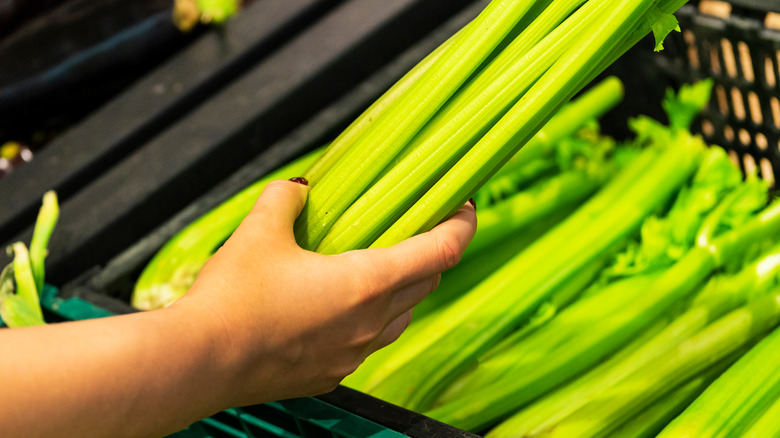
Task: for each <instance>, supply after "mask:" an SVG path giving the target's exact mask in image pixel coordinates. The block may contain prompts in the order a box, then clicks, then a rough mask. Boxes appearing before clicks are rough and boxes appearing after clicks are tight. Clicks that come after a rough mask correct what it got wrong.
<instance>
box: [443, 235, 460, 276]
mask: <svg viewBox="0 0 780 438" xmlns="http://www.w3.org/2000/svg"><path fill="white" fill-rule="evenodd" d="M438 251H439V257H440V258H441V261H442V265H443V266H444V270H445V271H446V270H448V269H452V268H454V267H455V265H457V264H458V263H459V262H460V257H461V252H460V249H459V248H458V246H457V245H456V244H455V242H453V241H452V240H450V239H439V240H438Z"/></svg>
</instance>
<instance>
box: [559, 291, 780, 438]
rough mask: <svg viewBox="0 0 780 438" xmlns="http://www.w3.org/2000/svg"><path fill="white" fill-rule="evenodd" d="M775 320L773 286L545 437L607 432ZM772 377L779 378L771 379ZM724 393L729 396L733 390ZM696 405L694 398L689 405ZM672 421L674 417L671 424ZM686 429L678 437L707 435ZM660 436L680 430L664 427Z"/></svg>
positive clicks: (777, 307)
mask: <svg viewBox="0 0 780 438" xmlns="http://www.w3.org/2000/svg"><path fill="white" fill-rule="evenodd" d="M778 321H780V291H778V290H777V289H775V290H774V291H773V292H772V293H770V294H769V295H765V296H761V297H758V298H756V299H754V300H752V301H751V302H749V303H748V304H747V305H745V306H743V307H741V308H739V309H737V310H734V311H732V312H730V313H728V314H727V315H725V316H723V317H722V318H720V319H718V320H717V321H715V322H713V323H712V324H710V325H708V326H707V327H706V328H705V329H704V330H702V331H701V332H699V333H698V334H696V335H694V336H693V337H691V338H690V339H688V340H686V341H684V342H682V343H681V344H679V345H677V346H675V347H674V348H672V349H670V350H669V351H667V352H665V353H664V354H662V355H660V356H658V357H657V358H656V359H655V360H653V361H651V362H649V363H647V364H645V365H644V366H643V367H641V368H639V369H638V370H637V371H636V372H634V373H632V374H631V375H629V376H628V377H626V378H625V379H623V380H621V381H620V382H617V384H615V385H614V387H611V388H608V389H606V390H604V391H603V392H601V393H600V394H598V396H597V397H596V398H595V399H593V400H592V401H590V402H589V403H587V404H586V405H585V406H583V407H582V408H580V409H579V410H577V411H576V412H574V413H573V414H572V415H570V416H568V417H567V418H566V419H565V420H564V421H562V422H560V423H558V424H556V426H555V427H554V428H553V429H550V430H548V431H547V432H546V433H544V436H546V437H557V436H560V437H566V438H574V437H600V436H606V435H607V434H609V433H611V432H612V431H613V430H614V429H615V428H616V427H618V426H619V425H620V424H622V423H624V422H626V421H628V420H629V419H631V418H633V417H634V416H635V415H636V413H638V412H640V411H641V410H642V409H644V408H646V407H648V406H649V405H650V404H651V403H652V402H654V401H655V400H658V399H660V398H661V397H663V395H664V394H667V393H668V392H669V391H672V390H673V389H674V388H677V387H679V386H680V385H683V384H685V382H687V381H689V379H691V378H694V377H695V376H697V375H699V374H700V373H701V372H703V371H705V370H706V369H707V368H709V367H710V366H712V365H714V364H717V363H718V362H719V361H720V360H722V359H724V358H726V357H729V356H730V355H732V354H733V353H734V352H736V351H739V350H740V349H742V348H744V347H746V346H749V345H751V344H752V343H753V342H754V341H755V340H757V339H760V337H761V336H763V335H764V334H765V333H766V332H767V331H769V330H771V329H772V328H773V327H774V326H775V325H777V323H778ZM725 375H726V374H725V373H724V376H725ZM722 378H723V376H721V379H722ZM718 380H720V379H718ZM776 380H778V379H773V381H776ZM716 383H717V381H716ZM716 383H715V384H716ZM715 384H713V385H712V386H710V388H708V390H707V391H705V393H704V394H706V393H707V392H709V390H710V389H712V387H714V386H715ZM724 395H725V394H724ZM702 396H703V395H702ZM727 396H728V397H730V398H732V400H733V399H734V394H733V393H730V394H728V395H727ZM695 405H696V402H694V404H693V405H691V407H689V409H691V408H692V407H693V406H695ZM686 411H688V410H686ZM683 415H684V414H683ZM678 419H679V417H678ZM676 422H677V420H675V422H674V423H676ZM674 423H673V424H674ZM690 432H693V431H685V432H683V435H682V436H696V437H703V436H706V435H704V434H699V433H695V434H693V435H691V434H689V433H690ZM665 434H666V435H665ZM661 436H679V435H676V434H674V433H671V434H668V433H667V432H664V433H662V434H661Z"/></svg>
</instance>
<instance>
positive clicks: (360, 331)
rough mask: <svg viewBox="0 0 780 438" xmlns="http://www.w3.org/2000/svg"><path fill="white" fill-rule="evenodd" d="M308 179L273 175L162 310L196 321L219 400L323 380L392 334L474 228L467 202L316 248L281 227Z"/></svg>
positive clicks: (296, 389) (317, 388)
mask: <svg viewBox="0 0 780 438" xmlns="http://www.w3.org/2000/svg"><path fill="white" fill-rule="evenodd" d="M308 190H309V188H308V187H307V186H305V185H302V184H296V183H293V182H290V181H275V182H272V183H271V184H269V185H268V186H267V187H266V188H265V190H264V191H263V193H262V194H261V195H260V198H259V199H258V201H257V203H256V205H255V207H254V209H253V210H252V212H251V213H250V214H249V215H248V216H247V217H246V218H245V219H244V221H243V222H242V224H241V226H240V227H239V228H238V229H237V230H236V232H235V233H234V234H233V236H232V237H231V238H230V239H229V240H228V241H227V242H226V243H225V245H224V246H223V247H222V248H221V249H220V250H219V251H218V252H217V253H216V255H215V256H214V257H212V259H211V260H210V261H209V262H208V263H207V264H206V266H205V267H204V268H203V270H202V271H201V273H200V275H199V277H198V279H197V281H196V282H195V284H194V285H193V287H192V288H191V289H190V291H189V292H188V293H187V294H186V295H185V296H184V297H183V298H182V299H180V300H179V301H178V302H177V303H176V304H174V306H172V308H171V310H176V309H177V308H178V309H180V310H185V309H187V310H186V311H187V312H190V313H193V314H197V315H198V318H202V320H203V321H206V322H208V326H209V327H211V328H212V329H213V333H215V334H216V335H217V337H216V338H215V340H214V345H216V348H218V349H219V351H220V352H219V353H218V356H219V357H220V360H221V363H220V367H223V368H224V369H226V370H230V371H229V374H230V375H232V376H234V378H233V379H232V380H231V382H230V383H229V384H228V387H229V388H231V389H230V393H231V394H232V395H233V399H232V400H231V403H233V404H234V405H246V404H252V403H259V402H265V401H270V400H278V399H285V398H291V397H298V396H305V395H314V394H320V393H324V392H328V391H330V390H332V389H334V388H335V387H336V386H337V385H338V384H339V382H341V380H342V379H343V378H344V377H346V376H347V375H348V374H350V373H352V372H353V371H354V370H355V369H356V368H357V367H358V366H359V365H360V364H361V363H362V362H363V360H364V359H365V358H366V357H367V356H368V355H369V354H371V353H372V352H374V351H376V350H378V349H380V348H382V347H384V346H386V345H388V344H389V343H391V342H393V341H394V340H395V339H397V338H398V337H399V336H400V335H401V333H402V332H403V331H404V329H406V327H407V326H408V325H409V323H410V321H411V317H412V307H413V306H415V305H416V304H417V303H419V302H420V301H421V300H422V299H423V298H425V296H426V295H427V294H428V293H430V292H431V291H433V290H434V289H435V288H436V287H437V286H438V284H439V281H440V278H441V273H442V272H443V271H445V270H447V269H449V268H451V267H453V266H455V264H457V262H458V261H459V260H460V256H461V254H462V253H463V251H464V250H465V248H466V245H468V243H469V241H470V240H471V238H472V237H473V235H474V232H475V229H476V215H475V214H474V208H473V207H472V206H471V205H470V204H466V205H464V206H463V207H462V208H461V209H460V210H459V211H458V212H457V213H456V214H455V216H454V217H452V218H451V219H449V220H447V221H445V222H443V223H441V224H440V225H439V226H437V227H436V228H435V229H433V230H432V231H430V232H428V233H424V234H421V235H418V236H416V237H413V238H411V239H409V240H407V241H405V242H402V243H400V244H398V245H396V246H394V247H391V248H383V249H368V250H360V251H351V252H348V253H344V254H340V255H333V256H326V255H321V254H317V253H314V252H310V251H306V250H303V249H301V248H300V247H299V246H298V245H297V244H296V242H295V239H294V236H293V223H294V222H295V219H296V218H297V217H298V214H299V213H300V211H301V209H302V207H303V205H304V203H305V201H306V195H307V193H308Z"/></svg>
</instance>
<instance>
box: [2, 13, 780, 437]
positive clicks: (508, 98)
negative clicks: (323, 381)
mask: <svg viewBox="0 0 780 438" xmlns="http://www.w3.org/2000/svg"><path fill="white" fill-rule="evenodd" d="M185 3H186V2H181V5H184V4H185ZM190 3H192V2H190ZM197 3H198V5H201V4H210V3H209V2H202V1H198V2H197ZM218 3H219V2H213V4H218ZM684 3H685V1H683V0H603V1H600V2H597V1H595V0H536V1H530V0H529V1H522V2H518V1H501V0H494V1H493V2H491V3H490V5H489V6H488V7H487V8H486V9H485V10H484V11H483V13H482V14H480V15H479V16H478V17H477V18H476V19H475V20H474V21H472V22H471V23H470V24H469V25H467V26H466V27H465V28H463V29H462V30H461V31H460V32H458V33H457V34H455V35H454V36H453V37H451V38H450V39H449V40H448V41H447V42H445V43H444V44H443V45H442V46H440V47H439V48H438V49H437V50H435V51H434V52H432V53H431V54H430V55H429V56H428V57H427V58H425V59H424V60H423V61H421V62H420V63H419V64H418V65H417V66H416V67H415V68H413V69H412V70H411V71H409V72H408V73H407V74H406V75H405V76H404V77H403V78H402V79H401V80H399V81H398V82H397V83H396V84H395V85H394V86H393V87H392V88H390V89H389V90H388V91H387V92H386V93H385V94H384V95H383V96H382V97H380V98H379V99H378V100H377V101H376V102H375V103H374V104H373V105H372V106H371V107H369V108H368V109H367V110H366V111H365V112H364V113H363V114H362V115H360V116H359V117H358V118H357V119H356V120H355V121H354V122H353V123H352V124H351V125H350V126H349V127H348V128H347V129H346V130H344V131H343V132H342V133H341V134H340V135H339V136H338V137H337V138H335V139H334V140H333V141H332V142H331V143H329V144H327V145H325V146H323V147H321V148H319V149H316V150H314V151H312V152H309V153H308V154H307V155H304V156H303V157H301V158H298V159H297V160H295V161H293V162H291V163H289V164H287V165H285V166H283V167H281V168H279V169H277V170H275V171H273V172H272V173H270V174H268V175H267V176H266V177H264V178H263V179H262V180H259V181H257V182H256V183H254V184H253V185H251V186H249V187H247V188H246V189H244V190H243V191H241V192H240V193H238V194H236V195H235V196H234V197H233V198H231V199H229V200H227V201H225V202H224V203H223V204H222V205H220V206H219V207H217V208H215V209H214V210H212V211H211V212H209V213H207V214H206V215H204V216H202V217H201V218H199V219H198V220H196V221H195V222H193V223H192V224H190V225H189V226H188V227H186V228H185V229H183V230H182V231H180V232H179V233H178V234H177V235H176V236H175V237H173V238H172V239H171V240H170V241H169V242H167V243H166V244H165V245H164V246H163V247H162V249H161V250H160V251H159V252H158V253H157V254H156V255H155V256H154V257H153V258H152V260H151V261H150V262H149V264H148V265H147V266H146V267H145V269H144V270H143V272H142V273H141V275H140V277H139V278H138V281H137V283H136V285H135V289H134V291H133V296H132V305H133V306H134V307H136V308H138V309H142V310H152V309H159V308H163V307H166V306H168V305H170V304H171V303H172V302H174V301H175V300H176V299H178V298H179V297H181V296H182V295H183V294H184V293H186V291H187V289H188V288H189V287H190V286H191V285H192V283H193V282H194V280H195V278H196V276H197V274H198V272H199V271H200V269H201V268H202V267H203V265H204V264H205V263H206V262H207V261H208V259H209V257H211V255H212V254H213V253H214V252H215V251H216V250H217V248H219V246H220V245H221V244H222V243H223V242H224V241H225V240H226V239H227V238H228V237H229V236H230V234H231V233H232V232H233V231H234V230H235V229H236V227H237V226H238V224H239V223H240V222H241V220H242V219H243V217H244V216H245V215H246V214H247V213H248V212H249V211H250V209H251V208H252V205H253V203H254V201H255V200H256V198H257V197H258V195H259V193H260V192H261V191H262V190H263V188H264V187H265V185H266V184H267V183H268V182H269V181H272V180H275V179H287V178H290V177H301V176H302V177H305V178H306V179H307V180H308V182H309V185H310V186H311V187H312V189H311V191H310V194H309V198H308V201H307V203H306V206H305V207H304V209H303V211H302V213H301V215H300V217H299V218H298V220H297V221H296V224H295V235H296V239H297V241H298V243H299V244H300V245H301V247H303V248H305V249H308V250H311V251H316V252H319V253H322V254H337V253H341V252H345V251H349V250H355V249H363V248H373V247H386V246H390V245H393V244H396V243H398V242H400V241H402V240H404V239H406V238H408V237H411V236H413V235H416V234H419V233H421V232H425V231H427V230H429V229H431V228H432V227H434V226H435V225H436V224H437V223H439V222H441V221H442V220H444V219H446V218H447V217H449V216H450V215H451V214H452V213H453V212H454V211H455V210H457V208H459V207H460V206H461V205H463V203H464V202H466V200H467V199H468V198H469V197H471V196H473V197H474V199H475V200H476V203H477V205H478V206H479V210H478V212H477V217H478V230H477V233H476V235H475V237H474V239H473V241H472V243H471V244H470V246H469V248H468V249H467V251H466V253H465V254H464V255H463V258H462V260H461V262H460V263H459V264H458V265H457V266H456V267H455V268H453V269H451V270H450V271H448V272H446V273H444V274H443V276H442V281H441V285H440V287H439V288H438V289H437V290H436V291H435V292H434V293H432V294H431V295H430V296H429V297H427V298H426V299H425V300H424V301H423V302H422V303H420V305H418V306H417V307H416V308H415V311H414V320H413V322H412V324H411V325H410V326H409V328H408V329H407V330H406V332H405V333H404V334H403V335H402V336H401V338H399V339H398V341H396V342H395V343H393V344H392V345H390V346H388V347H385V348H384V349H382V350H380V351H378V352H376V353H374V354H373V355H372V356H370V357H369V358H368V359H367V360H366V361H365V363H364V364H362V365H361V367H360V368H359V369H358V370H357V371H356V372H355V373H354V374H352V375H351V376H349V377H348V378H347V379H346V380H345V381H344V382H343V383H344V385H346V386H348V387H351V388H354V389H357V390H359V391H362V392H364V393H367V394H370V395H372V396H375V397H377V398H379V399H382V400H384V401H387V402H390V403H393V404H396V405H398V406H401V407H404V408H407V409H410V410H413V411H416V412H419V413H422V414H424V415H427V416H429V417H432V418H434V419H437V420H440V421H442V422H444V423H447V424H449V425H452V426H455V427H457V428H460V429H464V430H468V431H471V432H475V433H479V434H483V435H485V436H486V437H488V438H505V437H507V438H508V437H603V436H615V437H653V436H659V437H663V438H671V437H716V436H750V437H771V436H778V437H780V426H778V424H780V422H778V421H777V418H778V416H779V415H780V377H778V376H780V355H779V354H778V353H777V351H778V348H780V328H778V325H779V324H780V239H778V237H780V201H778V200H776V199H773V196H772V195H771V194H770V191H769V186H768V183H767V182H765V181H763V180H762V179H760V178H758V176H757V175H756V174H755V173H748V174H747V175H743V173H742V171H741V170H740V169H739V167H737V166H736V165H735V164H734V163H733V162H732V160H731V159H730V158H729V156H728V154H727V153H726V152H725V151H724V150H723V149H722V148H720V147H718V146H717V145H707V144H705V142H704V141H703V140H702V138H701V137H700V136H698V135H695V134H694V133H692V132H691V127H692V124H693V121H694V119H695V118H696V116H697V114H698V113H699V111H701V110H702V108H704V107H705V106H706V105H707V103H708V102H709V101H710V93H711V91H712V88H713V83H712V82H711V81H709V80H704V81H701V82H698V83H696V84H689V85H685V86H683V87H682V88H681V89H680V90H678V91H677V92H676V93H675V92H673V91H671V90H669V91H668V92H667V95H666V96H665V98H664V100H663V102H662V103H661V105H662V107H663V110H664V112H665V113H666V116H667V119H668V120H666V121H663V122H662V121H658V120H655V119H652V118H650V117H647V116H638V117H635V118H631V119H629V120H628V121H627V123H628V126H629V128H630V130H631V131H632V132H633V136H632V137H631V138H629V139H626V140H617V139H615V138H612V137H609V136H607V135H605V134H604V133H603V132H602V130H601V126H600V123H599V117H600V116H601V115H603V114H604V113H605V112H607V111H609V110H610V109H611V108H613V107H614V106H616V105H617V104H618V102H619V101H620V100H621V99H622V98H623V86H622V84H621V83H620V81H619V80H618V79H616V78H614V77H609V78H606V79H604V80H603V81H601V82H599V83H597V84H595V85H593V86H592V87H590V88H589V89H587V90H586V91H584V92H581V90H582V89H583V88H585V87H586V86H587V85H588V84H589V83H590V82H591V81H593V80H594V78H596V77H597V76H599V74H600V73H601V72H602V71H603V70H604V69H605V68H606V67H607V66H609V65H610V64H611V63H612V62H614V61H615V60H616V59H617V58H619V57H620V56H621V55H622V54H623V53H624V52H625V51H626V50H628V49H629V48H630V47H632V46H633V45H634V44H636V43H637V42H638V41H640V39H642V38H643V37H644V36H645V35H647V34H648V33H652V34H654V37H655V44H656V50H660V49H661V48H662V41H663V39H664V37H665V36H666V35H667V34H668V33H669V32H671V31H673V30H675V29H676V28H677V22H676V20H675V18H674V16H673V15H672V14H673V13H674V12H675V11H676V10H677V9H678V8H679V7H680V6H682V4H684ZM215 19H216V18H215ZM677 30H679V29H677ZM575 96H577V97H576V98H574V97H575ZM56 216H57V210H56V198H54V197H53V194H47V197H45V198H44V206H43V208H42V209H41V213H40V215H39V219H38V223H37V224H36V228H35V234H34V236H33V240H32V242H31V246H30V251H29V252H28V251H27V249H26V247H25V246H24V245H23V244H21V243H17V244H15V245H13V247H12V250H13V252H14V255H15V260H14V263H13V264H12V265H9V266H8V267H7V268H6V269H5V270H3V271H2V274H0V316H2V318H3V320H4V321H5V322H6V324H7V325H9V326H11V327H15V326H24V325H36V324H42V323H44V322H43V318H42V314H41V311H40V307H37V310H36V307H35V306H32V304H33V303H36V304H37V300H38V298H37V291H39V290H40V289H41V288H42V286H43V259H44V257H45V248H46V242H47V241H48V237H49V236H50V235H51V230H52V228H53V226H54V223H55V222H56Z"/></svg>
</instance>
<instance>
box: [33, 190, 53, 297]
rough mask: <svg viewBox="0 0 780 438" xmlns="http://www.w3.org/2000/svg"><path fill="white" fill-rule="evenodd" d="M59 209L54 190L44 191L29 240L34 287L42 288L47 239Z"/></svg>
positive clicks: (38, 289) (39, 289) (49, 236)
mask: <svg viewBox="0 0 780 438" xmlns="http://www.w3.org/2000/svg"><path fill="white" fill-rule="evenodd" d="M59 214H60V210H59V205H58V204H57V195H56V194H55V193H54V192H51V191H50V192H46V193H45V194H44V195H43V205H42V206H41V208H40V210H39V211H38V217H37V218H36V219H35V227H34V228H33V236H32V240H31V241H30V264H31V265H32V271H33V277H35V289H36V290H37V291H41V290H43V278H44V275H45V269H44V260H45V259H46V254H47V250H46V247H47V246H49V239H50V238H51V234H52V232H53V231H54V226H55V225H57V219H58V218H59Z"/></svg>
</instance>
